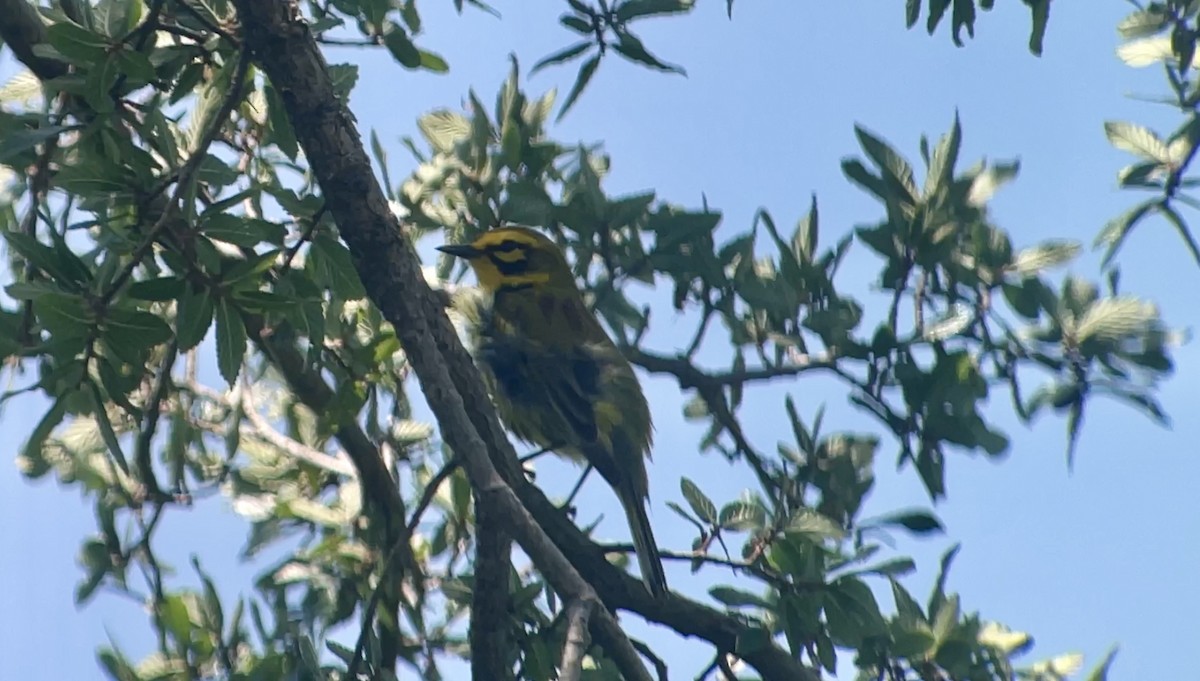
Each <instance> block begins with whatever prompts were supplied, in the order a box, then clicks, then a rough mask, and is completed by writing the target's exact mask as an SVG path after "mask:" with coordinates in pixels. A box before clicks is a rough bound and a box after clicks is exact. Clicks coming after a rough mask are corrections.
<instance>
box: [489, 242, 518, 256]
mask: <svg viewBox="0 0 1200 681" xmlns="http://www.w3.org/2000/svg"><path fill="white" fill-rule="evenodd" d="M518 248H520V249H524V248H525V245H524V244H519V243H517V242H515V241H505V242H502V243H500V244H499V245H496V246H492V247H491V248H490V249H489V250H493V251H501V252H504V253H508V252H510V251H515V250H517V249H518Z"/></svg>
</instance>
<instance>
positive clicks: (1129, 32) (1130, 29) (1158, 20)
mask: <svg viewBox="0 0 1200 681" xmlns="http://www.w3.org/2000/svg"><path fill="white" fill-rule="evenodd" d="M1170 23H1171V16H1170V14H1168V13H1167V12H1166V8H1165V7H1162V6H1153V5H1152V6H1151V7H1149V8H1147V9H1139V10H1137V11H1135V12H1133V13H1132V14H1130V15H1129V16H1127V17H1125V18H1124V19H1122V20H1121V22H1120V23H1119V24H1117V32H1118V33H1120V34H1121V37H1122V38H1124V39H1126V40H1132V39H1134V38H1147V37H1149V36H1152V35H1155V34H1157V33H1161V32H1162V31H1163V30H1164V29H1166V28H1167V27H1168V26H1170Z"/></svg>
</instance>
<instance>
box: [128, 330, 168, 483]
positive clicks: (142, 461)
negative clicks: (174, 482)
mask: <svg viewBox="0 0 1200 681" xmlns="http://www.w3.org/2000/svg"><path fill="white" fill-rule="evenodd" d="M178 352H179V343H178V342H177V341H175V340H172V341H171V343H170V345H168V346H167V353H166V355H164V356H163V360H162V363H161V364H160V365H159V370H158V378H157V379H156V381H155V383H154V389H153V391H152V392H151V393H150V400H149V401H148V402H147V403H146V407H145V409H144V410H143V411H144V413H143V420H142V427H141V428H140V429H139V430H138V435H137V441H136V444H135V445H134V465H135V466H136V468H137V474H138V478H139V479H140V480H139V482H141V484H142V486H143V487H144V488H145V490H146V494H147V496H148V497H149V498H151V499H154V498H157V497H158V496H159V495H161V494H162V489H161V488H160V487H159V486H158V479H157V478H156V477H155V475H154V462H153V457H152V455H151V451H150V450H151V447H150V445H151V443H152V442H153V440H154V433H155V431H157V430H158V420H159V416H160V411H161V410H162V403H163V400H165V399H166V397H167V390H168V389H169V388H170V385H171V369H172V368H173V367H174V366H175V358H176V357H177V356H178Z"/></svg>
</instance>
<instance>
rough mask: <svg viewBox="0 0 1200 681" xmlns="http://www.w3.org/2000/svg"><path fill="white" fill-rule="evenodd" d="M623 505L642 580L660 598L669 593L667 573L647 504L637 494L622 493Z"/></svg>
mask: <svg viewBox="0 0 1200 681" xmlns="http://www.w3.org/2000/svg"><path fill="white" fill-rule="evenodd" d="M618 496H620V497H621V505H622V506H624V507H625V515H626V516H627V517H628V519H629V530H630V532H631V533H632V534H633V548H634V550H635V551H637V559H638V566H639V567H641V569H642V580H643V581H644V582H646V588H648V589H650V595H651V596H654V597H655V598H658V597H660V596H663V595H665V594H666V593H667V591H668V589H667V575H666V574H665V573H664V572H663V567H662V558H661V557H659V555H658V544H656V543H655V541H654V531H653V530H651V529H650V517H649V516H647V515H646V504H645V503H644V500H643V499H641V498H640V497H639V496H638V495H636V494H629V493H621V494H619V495H618Z"/></svg>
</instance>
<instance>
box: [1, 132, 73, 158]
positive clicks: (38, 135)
mask: <svg viewBox="0 0 1200 681" xmlns="http://www.w3.org/2000/svg"><path fill="white" fill-rule="evenodd" d="M74 129H75V126H71V125H46V126H42V127H38V128H33V129H32V130H13V131H9V132H6V133H5V134H4V137H3V139H0V163H6V162H8V161H10V160H12V159H14V158H16V157H17V156H18V155H19V154H21V153H23V152H26V151H29V150H30V149H33V148H34V147H36V146H37V145H39V144H42V143H43V142H46V141H47V140H50V139H53V138H55V137H58V136H59V135H61V134H62V133H64V132H68V131H70V130H74Z"/></svg>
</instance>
